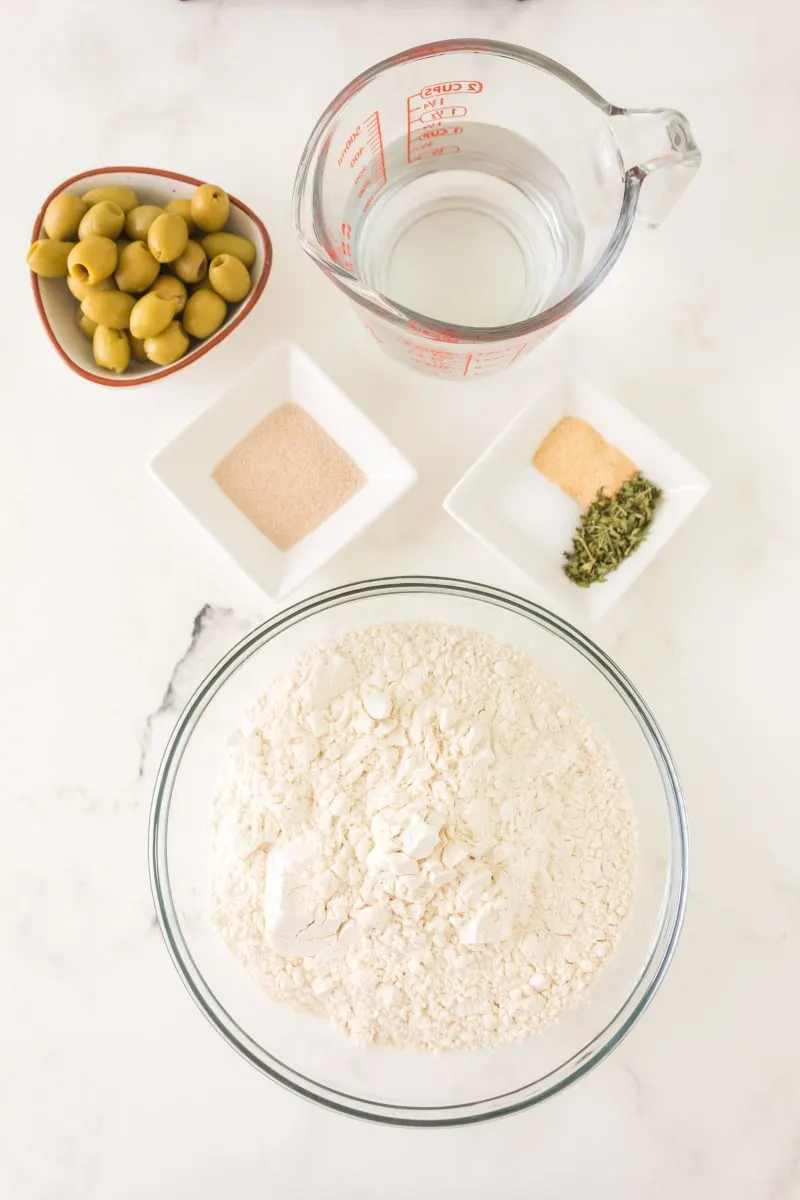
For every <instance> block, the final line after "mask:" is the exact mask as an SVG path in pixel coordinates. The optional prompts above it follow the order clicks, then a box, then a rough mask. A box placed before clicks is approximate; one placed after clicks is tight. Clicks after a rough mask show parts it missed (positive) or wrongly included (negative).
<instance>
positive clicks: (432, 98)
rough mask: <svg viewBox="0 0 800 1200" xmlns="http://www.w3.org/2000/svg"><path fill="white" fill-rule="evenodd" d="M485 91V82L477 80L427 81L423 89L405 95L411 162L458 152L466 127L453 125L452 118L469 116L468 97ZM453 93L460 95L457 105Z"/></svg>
mask: <svg viewBox="0 0 800 1200" xmlns="http://www.w3.org/2000/svg"><path fill="white" fill-rule="evenodd" d="M482 91H483V84H482V83H480V82H479V81H478V80H477V79H472V80H460V79H454V80H450V81H449V82H445V83H430V84H426V86H425V87H424V88H422V90H421V91H419V92H413V93H412V94H411V95H409V96H408V97H407V98H406V158H407V160H408V162H410V163H414V162H422V161H423V160H425V159H427V158H439V157H441V155H443V154H459V153H460V152H461V147H460V145H459V144H458V143H459V138H460V136H461V134H462V133H463V132H464V126H463V125H454V124H453V121H454V120H456V119H457V118H459V117H466V116H469V112H470V110H469V108H468V107H467V104H466V100H467V96H476V95H477V94H479V93H480V92H482ZM454 95H457V96H458V99H459V103H457V104H454V103H453V102H452V100H451V97H452V96H454ZM442 142H445V143H446V144H444V145H443V144H442Z"/></svg>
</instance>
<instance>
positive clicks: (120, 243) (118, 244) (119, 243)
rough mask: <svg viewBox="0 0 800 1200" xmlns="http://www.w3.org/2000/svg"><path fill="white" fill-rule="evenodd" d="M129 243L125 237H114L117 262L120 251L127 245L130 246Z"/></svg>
mask: <svg viewBox="0 0 800 1200" xmlns="http://www.w3.org/2000/svg"><path fill="white" fill-rule="evenodd" d="M130 244H131V243H130V240H129V239H128V238H126V237H119V238H117V239H116V241H115V242H114V245H115V246H116V247H117V263H119V260H120V256H121V254H122V251H123V250H125V249H126V248H127V247H128V246H130Z"/></svg>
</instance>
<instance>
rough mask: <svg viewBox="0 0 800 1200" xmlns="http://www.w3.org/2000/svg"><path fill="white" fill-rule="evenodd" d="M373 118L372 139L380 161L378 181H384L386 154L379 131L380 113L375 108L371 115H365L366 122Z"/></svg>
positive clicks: (381, 133) (381, 134)
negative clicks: (375, 144)
mask: <svg viewBox="0 0 800 1200" xmlns="http://www.w3.org/2000/svg"><path fill="white" fill-rule="evenodd" d="M373 118H374V129H375V132H374V134H373V135H372V140H373V141H374V142H376V143H377V149H378V161H379V162H380V183H386V156H385V154H384V152H383V132H382V131H381V114H380V113H379V112H378V110H377V109H376V110H375V112H374V113H373V114H372V116H370V117H367V124H369V123H370V122H371V121H372V120H373Z"/></svg>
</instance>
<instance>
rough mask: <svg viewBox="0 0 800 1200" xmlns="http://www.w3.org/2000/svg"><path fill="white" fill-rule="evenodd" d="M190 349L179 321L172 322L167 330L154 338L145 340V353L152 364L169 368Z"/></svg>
mask: <svg viewBox="0 0 800 1200" xmlns="http://www.w3.org/2000/svg"><path fill="white" fill-rule="evenodd" d="M188 349H189V339H188V337H187V336H186V334H185V333H184V332H183V330H182V329H181V327H180V323H179V322H178V321H171V322H170V324H169V325H168V326H167V328H166V329H164V330H162V332H161V333H157V334H155V336H154V337H149V338H145V342H144V351H145V354H146V355H147V357H148V358H149V359H150V362H154V363H158V365H159V366H160V367H167V366H169V364H170V363H174V362H176V361H177V359H179V358H180V357H181V355H182V354H185V353H186V351H187V350H188Z"/></svg>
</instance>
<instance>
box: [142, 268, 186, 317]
mask: <svg viewBox="0 0 800 1200" xmlns="http://www.w3.org/2000/svg"><path fill="white" fill-rule="evenodd" d="M150 291H151V292H154V293H155V295H156V296H161V298H162V300H174V301H175V304H176V306H177V307H176V309H175V313H176V315H177V314H178V313H181V312H183V308H184V305H185V304H186V284H185V283H181V281H180V279H177V278H176V277H175V276H174V275H159V277H158V279H157V280H156V281H155V283H154V284H153V286H152V287H151V288H150Z"/></svg>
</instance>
